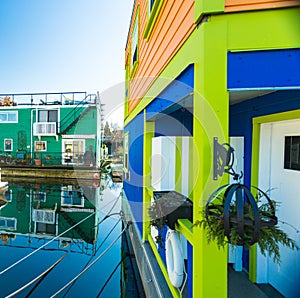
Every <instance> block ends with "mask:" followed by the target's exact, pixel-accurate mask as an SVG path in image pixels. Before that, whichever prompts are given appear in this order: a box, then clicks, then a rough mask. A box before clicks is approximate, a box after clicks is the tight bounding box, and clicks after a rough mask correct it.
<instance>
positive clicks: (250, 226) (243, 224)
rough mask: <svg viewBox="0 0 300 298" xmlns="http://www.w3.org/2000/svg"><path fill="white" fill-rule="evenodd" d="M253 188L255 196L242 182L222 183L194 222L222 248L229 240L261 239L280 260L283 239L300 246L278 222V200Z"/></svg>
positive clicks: (266, 251)
mask: <svg viewBox="0 0 300 298" xmlns="http://www.w3.org/2000/svg"><path fill="white" fill-rule="evenodd" d="M253 188H254V190H255V192H256V195H255V197H254V196H253V195H252V193H251V192H250V190H249V189H248V188H247V187H246V186H245V185H243V184H240V183H235V184H231V185H225V186H222V187H220V188H219V189H217V190H216V191H215V192H214V193H213V194H212V195H211V196H210V198H209V200H208V201H207V204H206V208H205V210H204V213H203V219H202V220H198V221H196V222H195V224H194V225H198V226H201V227H203V228H204V229H205V230H206V232H207V239H208V242H211V241H216V243H217V245H218V247H219V248H221V247H224V246H225V245H226V244H227V243H230V244H232V245H234V246H237V245H243V246H246V247H250V246H252V245H253V244H254V243H257V244H258V245H259V247H260V250H261V253H262V254H263V255H264V256H266V255H267V254H269V255H270V256H273V260H274V262H276V263H280V250H279V243H281V244H282V245H284V246H287V247H289V248H291V249H299V248H298V247H297V245H296V242H295V241H294V240H293V239H291V238H289V236H288V235H287V234H286V233H285V232H284V231H282V230H281V229H280V228H279V227H278V225H277V217H276V216H275V211H276V208H277V205H278V204H277V203H276V202H275V201H272V200H271V199H270V198H269V197H268V195H267V194H266V193H265V192H263V191H262V190H260V189H259V188H256V187H253Z"/></svg>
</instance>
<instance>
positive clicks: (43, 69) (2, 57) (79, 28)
mask: <svg viewBox="0 0 300 298" xmlns="http://www.w3.org/2000/svg"><path fill="white" fill-rule="evenodd" d="M133 2H134V0H110V1H105V0H1V1H0V40H1V42H0V45H1V46H0V66H1V68H0V93H23V92H30V93H31V92H65V91H87V92H90V93H95V92H96V91H99V92H100V93H101V92H103V91H105V90H107V89H109V88H113V86H115V85H116V84H119V83H121V82H123V81H124V56H125V55H124V51H125V45H126V40H127V34H128V28H129V22H130V18H131V12H132V7H133Z"/></svg>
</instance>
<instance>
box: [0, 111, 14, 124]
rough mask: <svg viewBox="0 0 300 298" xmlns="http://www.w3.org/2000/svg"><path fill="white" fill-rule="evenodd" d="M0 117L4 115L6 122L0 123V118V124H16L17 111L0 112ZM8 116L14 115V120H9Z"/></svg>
mask: <svg viewBox="0 0 300 298" xmlns="http://www.w3.org/2000/svg"><path fill="white" fill-rule="evenodd" d="M0 115H6V117H5V119H6V120H3V121H1V117H0V123H18V111H1V112H0ZM9 115H15V116H16V120H9Z"/></svg>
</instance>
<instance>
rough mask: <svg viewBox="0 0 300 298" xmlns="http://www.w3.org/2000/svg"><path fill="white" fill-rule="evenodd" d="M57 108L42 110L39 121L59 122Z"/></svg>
mask: <svg viewBox="0 0 300 298" xmlns="http://www.w3.org/2000/svg"><path fill="white" fill-rule="evenodd" d="M57 119H58V111H57V110H40V111H39V114H38V122H57Z"/></svg>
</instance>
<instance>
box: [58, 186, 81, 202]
mask: <svg viewBox="0 0 300 298" xmlns="http://www.w3.org/2000/svg"><path fill="white" fill-rule="evenodd" d="M74 192H77V191H74V190H73V186H72V185H68V186H62V188H61V206H66V207H84V196H83V195H82V197H81V198H80V204H74V203H73V198H74V196H73V193H74ZM77 193H78V192H77ZM65 198H69V199H71V203H70V204H69V203H66V202H65ZM76 199H77V198H76Z"/></svg>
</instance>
